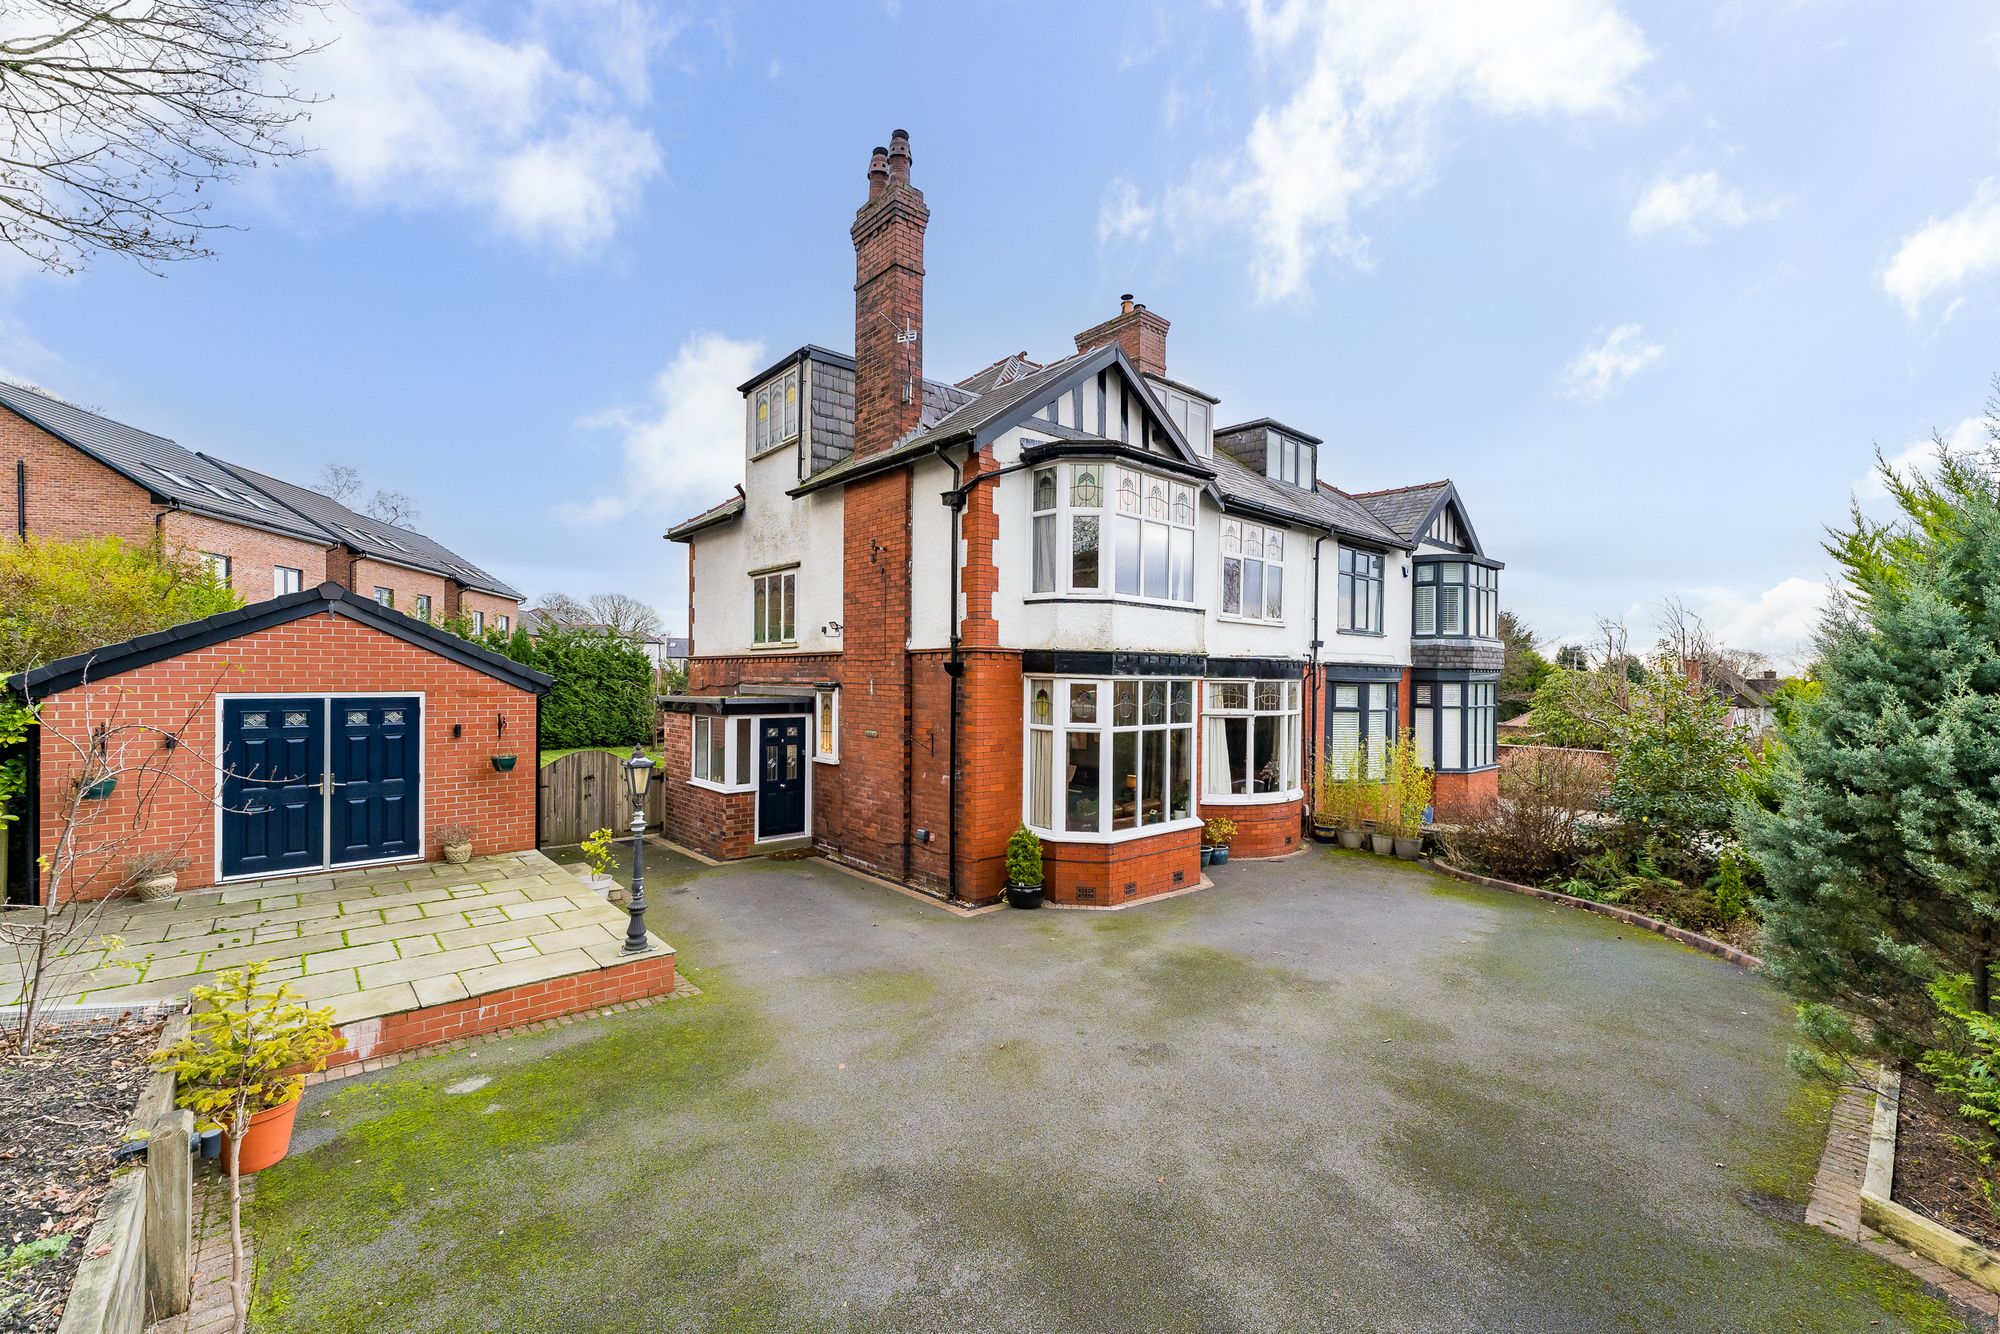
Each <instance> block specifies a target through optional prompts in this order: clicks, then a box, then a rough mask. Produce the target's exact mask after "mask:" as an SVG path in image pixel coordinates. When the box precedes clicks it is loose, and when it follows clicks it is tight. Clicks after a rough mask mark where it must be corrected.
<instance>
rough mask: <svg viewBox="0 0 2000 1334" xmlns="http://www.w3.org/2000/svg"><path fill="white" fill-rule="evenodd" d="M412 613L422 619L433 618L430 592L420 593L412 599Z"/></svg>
mask: <svg viewBox="0 0 2000 1334" xmlns="http://www.w3.org/2000/svg"><path fill="white" fill-rule="evenodd" d="M410 615H412V616H414V617H416V618H417V619H418V620H420V621H428V620H429V619H430V618H431V595H430V594H429V593H419V594H417V595H416V597H415V598H413V599H411V604H410Z"/></svg>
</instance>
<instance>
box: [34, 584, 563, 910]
mask: <svg viewBox="0 0 2000 1334" xmlns="http://www.w3.org/2000/svg"><path fill="white" fill-rule="evenodd" d="M9 684H10V685H12V686H13V687H14V688H15V689H16V690H22V689H25V690H26V691H27V693H29V694H30V695H31V696H32V697H34V698H35V699H36V700H37V701H38V703H39V705H40V709H41V716H42V720H43V724H42V726H41V727H39V728H37V729H34V731H33V733H32V734H31V745H32V747H33V749H32V751H31V754H30V756H29V761H30V766H31V772H32V775H33V778H32V784H31V786H32V788H33V797H34V802H35V807H36V809H35V811H34V812H33V813H32V814H31V817H30V820H29V821H27V822H25V823H28V824H30V825H31V826H32V829H33V835H34V837H35V839H36V843H37V850H39V851H40V852H42V853H44V854H52V853H53V852H54V849H55V847H56V842H57V839H58V838H59V837H60V835H61V832H62V820H63V816H62V812H63V811H64V810H65V809H66V808H67V807H68V806H69V805H70V802H69V795H70V794H71V793H73V792H75V791H76V781H77V776H78V774H79V773H80V772H81V771H82V768H83V760H82V756H81V754H80V753H79V749H78V744H73V743H78V742H79V741H80V743H81V744H82V745H84V746H87V745H88V744H90V742H89V740H88V739H89V738H91V737H93V736H95V735H97V734H98V731H99V729H103V728H110V729H111V732H110V735H111V736H112V737H113V738H114V739H115V744H116V752H115V760H114V763H115V764H117V765H118V766H119V767H121V768H125V769H126V772H125V773H123V774H122V775H121V776H120V777H119V780H118V782H117V785H116V787H115V788H114V789H113V791H112V792H111V794H110V795H109V796H108V797H106V798H104V799H102V800H101V801H92V802H88V803H84V805H85V807H87V808H88V809H89V810H90V816H89V821H88V824H87V825H86V826H85V829H86V833H85V835H84V837H83V840H82V842H83V844H84V850H83V852H82V853H81V854H80V855H79V858H78V861H77V863H76V865H75V869H74V872H73V873H72V875H71V877H70V878H69V881H70V890H69V893H67V894H66V897H68V896H69V895H70V894H73V895H74V896H75V897H78V898H93V897H101V896H103V895H105V894H108V893H111V892H113V891H114V890H116V889H117V888H118V886H119V880H120V872H121V868H122V865H123V863H124V862H125V861H126V859H128V858H130V857H131V856H133V855H135V854H137V853H141V852H161V853H166V854H169V855H174V856H180V857H186V858H188V859H189V861H190V864H189V866H188V867H187V869H186V870H184V871H182V872H181V873H180V877H179V885H178V887H179V888H181V889H193V888H198V887H201V886H205V885H209V884H213V883H215V881H216V880H217V878H218V866H219V860H220V859H219V853H218V846H219V845H218V827H219V825H221V823H222V821H223V819H224V818H225V813H224V811H223V803H222V801H221V798H220V796H219V783H220V781H221V772H220V770H219V768H218V766H217V763H216V760H217V755H218V741H219V738H218V725H219V716H220V712H221V711H220V709H219V705H218V701H219V697H222V696H269V697H273V698H292V699H300V698H311V697H328V698H331V697H336V696H350V697H358V696H373V695H387V696H398V697H400V696H416V697H420V708H419V723H418V727H419V728H420V731H421V735H420V738H413V739H412V740H413V741H415V742H417V743H418V749H417V752H416V753H417V754H418V755H419V756H420V770H419V772H418V774H417V789H416V790H417V796H418V801H419V807H418V815H417V818H418V819H419V820H420V821H421V826H420V828H419V830H418V834H419V842H418V844H417V847H416V850H415V851H414V852H412V854H411V855H410V857H409V858H407V859H410V860H414V859H415V858H416V857H417V856H418V855H420V856H421V857H422V858H424V859H427V860H428V859H435V858H437V857H439V856H440V855H441V852H440V849H439V848H438V846H437V840H436V839H435V838H434V837H432V836H431V833H430V831H432V830H434V829H436V828H437V827H438V826H440V825H444V824H448V823H457V824H465V825H468V826H470V827H471V828H472V830H473V831H474V837H473V850H474V852H475V853H476V854H478V855H486V854H489V853H498V852H513V851H520V850H525V849H532V848H533V847H534V846H535V776H536V770H535V759H536V754H535V752H536V739H537V733H538V731H539V726H538V714H539V706H540V697H541V695H542V693H544V692H545V691H546V690H547V689H548V686H549V684H550V681H549V678H548V677H546V676H543V675H542V674H540V673H538V672H533V671H530V670H528V669H527V668H524V667H522V666H520V665H519V664H517V663H514V662H512V661H510V660H508V659H506V658H504V657H501V656H500V655H498V654H495V653H491V652H488V651H487V650H485V649H482V648H480V647H478V646H476V645H473V644H469V643H467V642H466V641H464V640H461V639H459V638H457V637H456V636H453V635H450V634H447V633H445V632H444V631H441V630H437V629H434V628H432V627H431V626H428V625H424V624H422V623H420V622H418V621H415V620H413V619H412V618H410V617H408V616H404V615H402V614H400V613H398V612H394V611H390V610H387V609H385V608H381V607H378V606H376V605H375V604H374V602H373V601H372V600H370V599H368V598H366V597H362V596H360V595H357V594H355V593H352V592H350V591H349V590H347V589H344V588H342V587H340V586H339V585H336V584H331V583H329V584H323V585H321V586H320V587H318V588H313V589H308V590H305V591H303V592H300V593H294V594H289V595H287V596H284V597H278V598H272V599H270V600H269V601H266V602H261V603H255V604H253V605H251V606H248V607H245V608H242V609H241V610H238V611H232V612H225V613H223V614H221V615H219V616H213V617H209V618H208V619H206V620H203V621H196V622H193V623H191V624H189V625H184V626H178V627H176V628H174V629H173V630H169V631H166V632H163V633H160V634H155V635H146V636H142V637H141V638H139V639H136V640H132V641H129V642H127V643H125V644H120V645H113V646H110V647H108V648H104V649H100V650H97V651H96V652H95V653H93V654H90V655H85V656H83V657H78V658H68V659H63V660H62V661H59V662H55V663H51V664H49V665H48V666H47V667H44V668H40V669H37V670H36V671H35V672H32V673H29V674H28V675H27V676H26V677H16V678H14V679H13V681H11V682H10V683H9ZM329 726H330V725H329ZM333 741H334V738H333V737H332V736H329V737H328V738H327V741H326V745H325V748H324V753H325V754H326V755H327V756H328V759H327V761H326V764H327V773H328V774H329V775H331V774H332V773H333V772H334V769H333V765H334V761H333V759H332V758H331V757H332V755H333V750H334V745H333ZM499 754H514V755H516V756H517V757H518V759H517V763H516V765H515V767H514V768H513V769H512V771H510V772H505V773H503V772H499V771H498V770H496V768H495V767H494V764H493V762H492V757H493V756H495V755H499ZM315 781H316V780H315ZM394 859H397V860H401V859H404V858H402V857H396V858H394ZM309 869H310V870H319V869H322V868H321V867H317V866H316V867H312V868H309ZM303 870H304V868H302V873H303Z"/></svg>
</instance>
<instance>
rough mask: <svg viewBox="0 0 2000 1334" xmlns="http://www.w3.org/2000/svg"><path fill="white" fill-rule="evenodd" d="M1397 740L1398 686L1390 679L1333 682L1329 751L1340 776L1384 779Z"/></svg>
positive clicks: (1329, 693)
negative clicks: (1357, 770)
mask: <svg viewBox="0 0 2000 1334" xmlns="http://www.w3.org/2000/svg"><path fill="white" fill-rule="evenodd" d="M1395 740H1396V687H1395V685H1394V684H1393V683H1391V682H1388V681H1365V682H1364V681H1334V682H1330V683H1329V684H1328V685H1327V690H1326V754H1327V758H1328V759H1330V760H1331V761H1333V771H1334V773H1335V774H1336V775H1337V776H1339V777H1340V778H1348V777H1351V776H1353V775H1354V770H1355V761H1356V757H1357V756H1358V757H1360V760H1361V763H1362V776H1364V777H1366V778H1369V779H1373V780H1378V781H1379V780H1381V779H1383V778H1386V777H1388V773H1389V764H1388V757H1389V747H1390V746H1391V745H1393V744H1395Z"/></svg>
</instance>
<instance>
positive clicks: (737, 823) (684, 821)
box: [660, 713, 826, 861]
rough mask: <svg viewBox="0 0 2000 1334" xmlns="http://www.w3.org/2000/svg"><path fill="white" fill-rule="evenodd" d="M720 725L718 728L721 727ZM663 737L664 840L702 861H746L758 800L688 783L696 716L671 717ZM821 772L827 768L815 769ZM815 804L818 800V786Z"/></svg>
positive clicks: (754, 796) (751, 795)
mask: <svg viewBox="0 0 2000 1334" xmlns="http://www.w3.org/2000/svg"><path fill="white" fill-rule="evenodd" d="M722 721H723V720H721V719H717V720H716V725H718V726H719V725H721V724H722ZM662 730H663V732H664V733H665V741H664V746H663V748H662V751H661V756H660V777H661V778H662V779H663V780H664V781H665V782H666V783H667V784H668V787H667V813H666V819H665V821H664V822H663V825H662V827H663V828H664V829H665V831H666V836H667V837H668V838H670V839H672V840H673V841H674V842H676V843H679V844H680V845H681V846H683V847H688V848H693V849H694V850H695V851H696V852H699V853H700V854H702V856H704V857H714V858H716V859H717V860H719V861H729V860H733V859H735V858H737V857H748V856H749V855H750V851H751V846H750V845H751V844H752V843H754V842H756V839H757V794H756V793H755V792H716V791H712V790H711V789H709V788H705V787H699V786H697V785H695V784H694V783H691V782H689V781H688V775H689V774H691V773H693V772H694V769H693V761H694V754H693V744H694V716H693V715H692V714H686V713H670V714H668V715H667V716H666V720H665V723H664V725H663V728H662ZM818 767H819V769H820V770H821V772H824V771H825V769H826V766H825V765H820V766H818ZM819 777H820V775H819V774H817V773H816V774H814V775H813V779H814V780H815V786H814V791H813V799H814V800H815V801H817V800H818V799H819V789H818V784H817V780H818V779H819Z"/></svg>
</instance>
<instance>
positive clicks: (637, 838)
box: [619, 746, 653, 954]
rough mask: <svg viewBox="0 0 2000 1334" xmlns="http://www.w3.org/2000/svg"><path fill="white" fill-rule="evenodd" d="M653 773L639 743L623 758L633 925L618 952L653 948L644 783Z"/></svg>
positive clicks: (650, 763)
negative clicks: (629, 809) (628, 813)
mask: <svg viewBox="0 0 2000 1334" xmlns="http://www.w3.org/2000/svg"><path fill="white" fill-rule="evenodd" d="M652 776H653V762H652V761H651V760H649V759H647V758H646V752H645V751H644V750H642V749H640V748H639V747H638V746H634V747H632V757H631V758H630V759H628V760H626V761H625V791H626V793H627V795H629V796H630V797H631V798H632V899H631V902H630V904H629V905H627V906H628V907H629V909H630V911H631V913H632V924H631V925H630V926H629V927H627V928H626V930H625V947H624V948H623V949H622V950H620V951H619V953H621V954H644V953H646V952H647V951H648V950H650V949H652V948H653V947H652V944H651V943H650V942H649V941H648V940H647V939H646V783H647V781H648V780H650V779H651V778H652Z"/></svg>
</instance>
